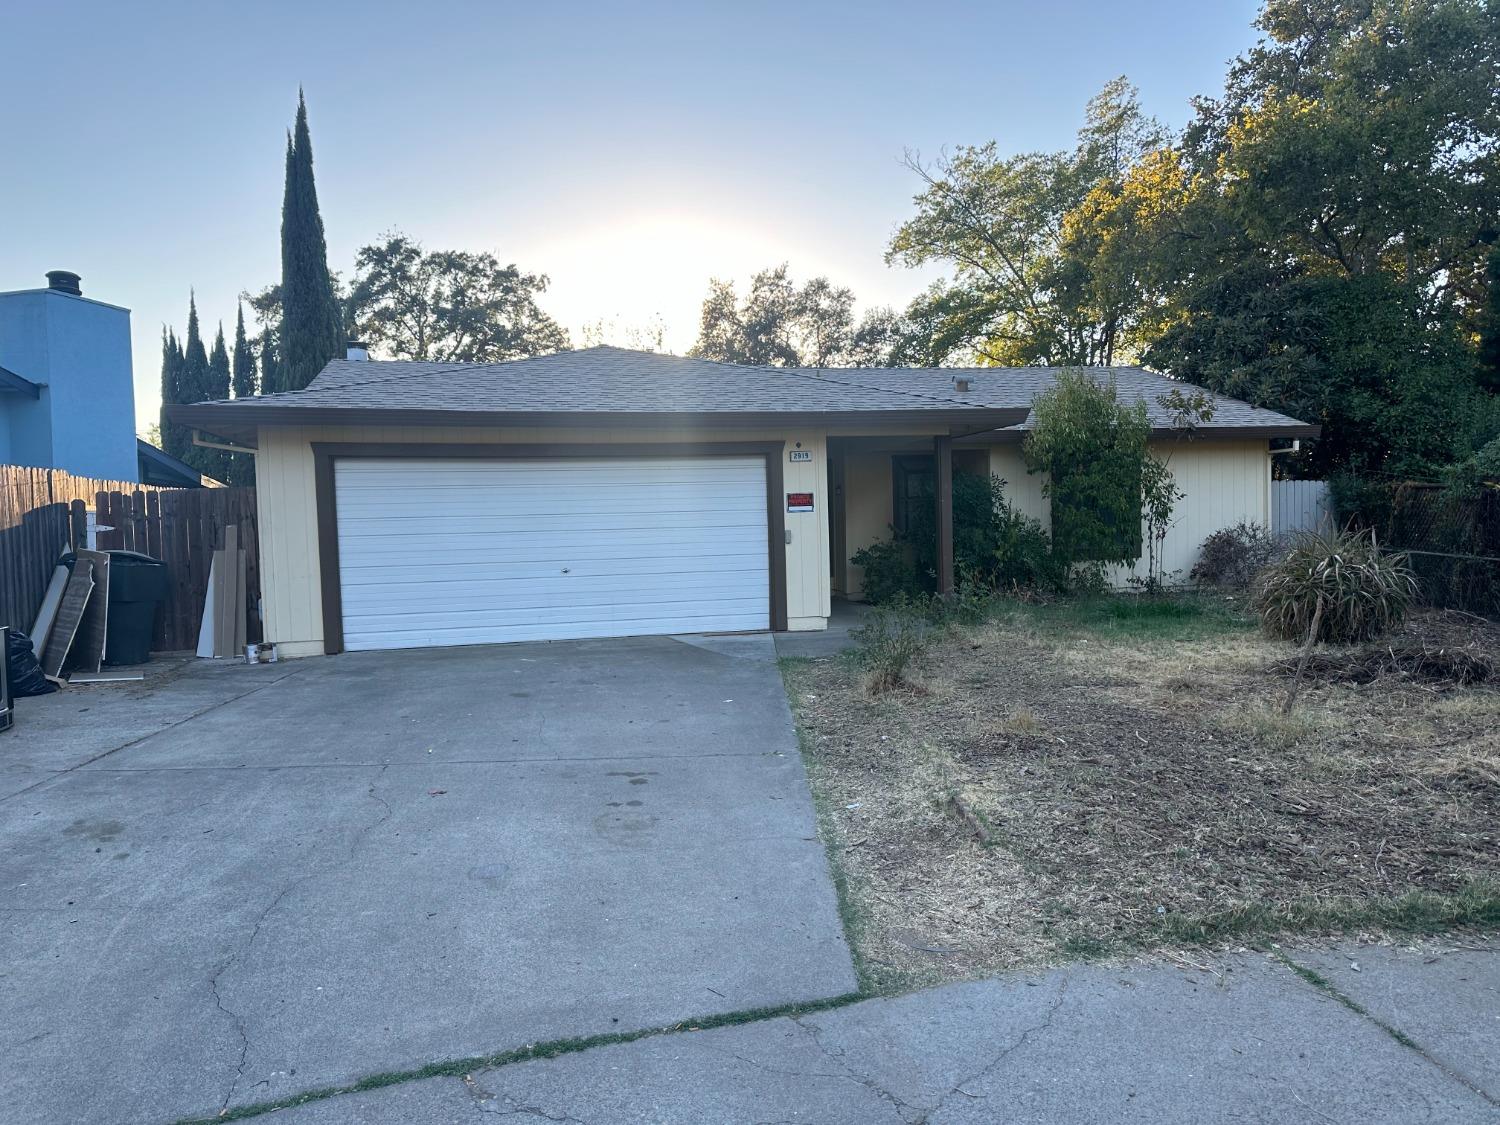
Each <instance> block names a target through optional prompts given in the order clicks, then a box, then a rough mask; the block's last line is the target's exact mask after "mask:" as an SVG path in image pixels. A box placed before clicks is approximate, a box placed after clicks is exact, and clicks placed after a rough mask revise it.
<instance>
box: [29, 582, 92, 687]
mask: <svg viewBox="0 0 1500 1125" xmlns="http://www.w3.org/2000/svg"><path fill="white" fill-rule="evenodd" d="M93 589H94V565H93V563H91V562H89V561H88V560H87V559H79V560H78V561H77V562H75V563H74V564H73V573H72V574H71V575H69V576H68V586H67V589H65V590H64V591H63V598H62V604H61V605H60V606H58V609H57V620H56V621H54V622H53V623H52V635H51V637H50V638H48V641H47V652H46V659H45V660H44V661H43V662H42V672H43V673H44V674H45V675H47V676H49V677H50V678H52V679H54V680H55V679H57V678H58V677H59V676H61V675H62V668H63V662H64V661H65V660H67V658H68V650H69V649H70V648H72V647H73V638H74V637H75V636H77V634H78V623H79V622H80V621H82V620H83V612H84V610H85V609H86V608H87V607H88V603H89V595H90V594H91V593H92V592H93Z"/></svg>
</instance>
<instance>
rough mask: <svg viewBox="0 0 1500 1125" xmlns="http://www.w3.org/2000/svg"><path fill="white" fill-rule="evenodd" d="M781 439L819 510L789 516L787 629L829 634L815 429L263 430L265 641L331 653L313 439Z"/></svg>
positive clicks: (793, 474)
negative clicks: (806, 456) (801, 454)
mask: <svg viewBox="0 0 1500 1125" xmlns="http://www.w3.org/2000/svg"><path fill="white" fill-rule="evenodd" d="M713 440H723V441H781V442H784V443H785V444H786V448H787V449H788V450H791V449H794V448H798V445H797V443H799V442H800V443H801V445H800V448H801V449H804V450H807V451H809V452H810V453H811V454H812V460H810V461H798V462H792V461H788V460H786V459H785V458H786V454H785V453H783V454H782V457H783V463H782V472H783V474H784V478H785V488H786V491H787V492H811V493H813V495H814V498H815V499H814V510H813V511H812V512H788V513H786V528H787V531H788V532H790V539H791V541H790V542H789V543H787V544H786V545H785V549H786V578H787V626H788V628H791V629H823V628H826V627H827V624H828V614H829V572H828V571H829V568H828V496H827V479H828V478H827V463H826V448H827V442H826V438H825V435H824V434H823V433H822V432H821V431H814V430H800V429H799V430H784V431H775V432H773V431H766V430H757V431H741V430H734V431H716V432H713V433H703V432H701V431H695V432H688V431H683V430H671V431H666V430H663V431H649V432H641V431H636V430H621V429H615V430H583V429H577V430H554V429H548V430H498V429H488V428H477V427H462V428H458V427H426V426H409V427H389V426H378V427H372V426H317V427H265V428H262V429H261V431H260V435H259V447H260V452H259V453H258V455H257V456H256V459H255V484H256V490H257V493H258V496H259V510H260V516H259V523H260V559H261V593H262V599H263V602H264V605H263V610H264V614H265V627H266V637H267V639H268V640H271V641H275V642H276V644H277V648H278V652H279V654H280V655H282V656H285V657H297V656H313V655H320V654H321V653H322V652H323V603H322V593H321V589H320V585H319V569H318V533H317V503H316V499H315V494H314V486H313V455H312V443H313V442H442V443H465V442H466V443H495V444H497V445H503V444H524V443H528V442H543V441H545V442H580V443H589V444H595V445H602V446H607V445H609V444H610V443H619V442H635V443H639V442H685V441H713Z"/></svg>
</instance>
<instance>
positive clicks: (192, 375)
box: [177, 293, 211, 402]
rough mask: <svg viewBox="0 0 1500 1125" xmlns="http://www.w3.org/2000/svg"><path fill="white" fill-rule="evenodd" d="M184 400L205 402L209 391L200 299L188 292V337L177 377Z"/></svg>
mask: <svg viewBox="0 0 1500 1125" xmlns="http://www.w3.org/2000/svg"><path fill="white" fill-rule="evenodd" d="M177 393H178V394H179V395H181V401H182V402H203V401H204V400H205V399H207V398H209V397H211V396H210V395H209V393H208V351H207V349H205V348H204V346H203V336H202V334H201V333H200V332H199V331H198V299H197V297H195V296H194V295H193V294H191V293H190V294H188V326H187V339H186V340H185V341H184V342H183V345H182V370H181V373H180V374H179V375H178V378H177Z"/></svg>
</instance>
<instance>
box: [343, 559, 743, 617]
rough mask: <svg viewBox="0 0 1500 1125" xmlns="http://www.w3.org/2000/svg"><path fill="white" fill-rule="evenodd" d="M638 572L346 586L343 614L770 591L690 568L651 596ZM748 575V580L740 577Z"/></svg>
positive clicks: (731, 575)
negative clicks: (395, 607) (393, 607)
mask: <svg viewBox="0 0 1500 1125" xmlns="http://www.w3.org/2000/svg"><path fill="white" fill-rule="evenodd" d="M640 577H641V576H640V575H639V574H597V575H575V574H568V575H546V576H538V577H534V578H477V577H467V578H449V579H438V580H436V581H433V582H394V583H379V584H366V585H363V586H360V585H357V584H351V585H350V586H348V587H347V588H346V590H345V594H344V611H345V615H346V616H347V615H348V614H351V613H358V612H362V611H365V610H367V609H368V610H373V611H379V610H381V609H382V608H384V607H388V606H390V605H391V604H392V603H395V604H396V605H399V606H400V608H401V610H403V611H406V610H411V609H415V608H417V607H420V606H432V607H441V606H444V605H452V604H453V602H454V600H455V599H457V600H459V601H461V602H462V603H463V604H464V605H474V606H484V607H486V608H504V607H507V606H526V605H550V604H555V603H558V602H562V603H564V604H567V605H585V604H589V605H592V604H595V603H598V602H606V603H607V602H610V601H612V600H614V601H618V600H619V599H620V598H622V597H627V596H628V597H629V598H630V602H631V604H636V605H639V604H645V603H647V602H650V603H652V604H655V603H658V602H660V603H669V602H671V601H672V600H673V598H677V599H689V598H695V597H703V598H708V599H712V598H713V597H714V596H715V595H716V594H717V593H718V592H720V591H722V590H724V589H725V588H726V587H729V588H732V589H734V590H736V591H740V590H743V591H745V593H744V596H745V597H750V598H754V597H756V596H757V595H760V596H761V600H765V597H767V596H769V593H770V591H769V590H767V589H763V588H758V583H757V582H756V579H757V578H758V575H756V574H755V573H754V572H751V571H738V570H737V571H725V572H723V573H716V574H704V573H701V572H699V573H694V572H691V571H678V572H675V573H672V572H668V574H667V575H666V576H665V577H667V578H668V579H669V581H668V582H667V583H663V584H661V589H660V594H659V595H657V596H652V595H650V594H648V593H647V592H646V591H643V590H642V589H641V581H640ZM744 579H749V581H744Z"/></svg>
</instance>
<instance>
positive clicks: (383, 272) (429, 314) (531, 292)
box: [349, 232, 570, 363]
mask: <svg viewBox="0 0 1500 1125" xmlns="http://www.w3.org/2000/svg"><path fill="white" fill-rule="evenodd" d="M354 264H355V278H354V286H353V289H352V290H351V292H350V296H349V310H350V321H351V323H353V324H354V325H355V326H356V331H358V333H359V334H360V336H361V337H362V338H363V339H365V340H366V341H367V342H368V343H370V344H371V345H373V346H374V347H376V348H378V349H380V350H381V351H383V352H384V353H386V354H388V355H389V356H391V357H392V358H395V359H427V360H438V361H443V362H481V363H496V362H501V361H504V360H509V359H520V358H522V357H524V356H532V355H546V354H548V353H550V352H558V351H564V350H566V349H567V348H568V347H569V346H570V345H569V342H568V333H567V331H566V330H565V329H564V328H563V327H562V326H561V325H559V324H558V323H557V322H556V321H555V320H553V319H552V318H551V317H550V316H548V315H547V314H546V313H544V312H542V310H541V308H540V307H539V306H538V304H537V298H538V297H540V296H541V295H542V294H543V293H544V292H546V289H547V278H546V277H545V276H543V275H541V274H529V273H522V272H521V271H520V270H519V269H518V268H517V267H516V266H515V265H513V264H512V265H502V264H501V262H500V261H499V259H497V258H496V257H495V256H494V255H493V254H473V253H468V252H465V251H462V250H433V251H426V250H423V248H422V246H421V244H420V243H418V242H416V241H414V240H412V239H410V238H407V237H406V236H405V235H402V234H399V233H395V232H392V233H390V234H387V235H385V236H384V237H383V239H382V241H380V242H377V243H374V244H372V245H370V246H365V247H363V248H361V249H360V251H359V253H358V254H357V255H356V256H355V262H354Z"/></svg>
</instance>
